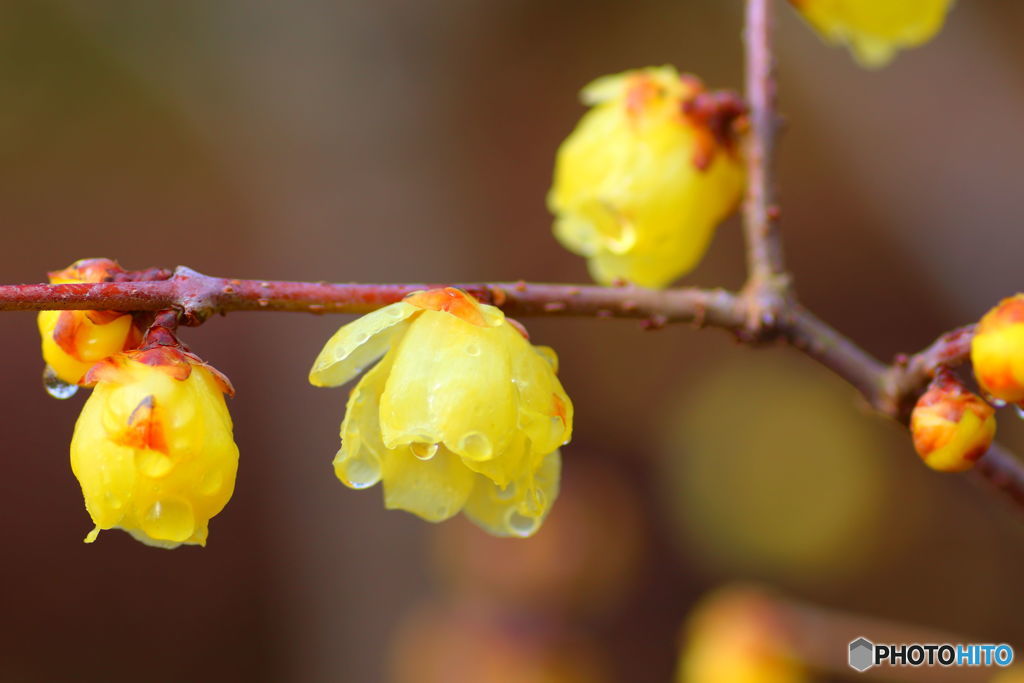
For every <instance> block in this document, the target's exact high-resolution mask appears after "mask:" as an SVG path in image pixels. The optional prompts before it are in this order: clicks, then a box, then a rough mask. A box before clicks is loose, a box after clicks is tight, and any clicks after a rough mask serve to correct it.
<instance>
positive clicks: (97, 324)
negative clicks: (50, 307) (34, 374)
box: [37, 259, 141, 384]
mask: <svg viewBox="0 0 1024 683" xmlns="http://www.w3.org/2000/svg"><path fill="white" fill-rule="evenodd" d="M115 272H121V267H120V266H118V265H117V264H116V263H115V262H113V261H111V260H109V259H83V260H81V261H76V262H75V263H73V264H71V265H70V266H68V267H67V268H65V269H64V270H59V271H54V272H52V273H50V274H49V276H50V283H51V284H55V285H59V284H68V283H77V282H103V281H104V280H105V279H106V278H107V277H109V276H110V275H111V274H112V273H115ZM37 322H38V326H39V335H40V337H42V343H43V360H44V361H46V365H47V370H46V373H47V375H48V377H49V378H50V380H51V381H52V379H54V378H55V379H57V380H59V381H61V382H64V383H66V384H79V383H80V382H81V380H82V377H83V376H84V375H85V373H86V372H88V371H89V368H91V367H92V366H93V364H94V363H96V362H98V361H101V360H103V359H104V358H107V357H108V356H111V355H113V354H115V353H117V352H119V351H122V350H124V349H125V348H127V347H130V346H132V345H133V344H134V345H137V344H138V342H139V339H140V336H141V335H140V334H139V331H138V329H136V328H135V326H134V325H133V324H132V316H131V314H130V313H117V312H115V311H41V312H40V313H39V316H38V318H37Z"/></svg>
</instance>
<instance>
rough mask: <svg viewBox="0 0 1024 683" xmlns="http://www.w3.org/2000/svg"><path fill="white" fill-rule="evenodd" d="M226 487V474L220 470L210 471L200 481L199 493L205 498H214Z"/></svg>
mask: <svg viewBox="0 0 1024 683" xmlns="http://www.w3.org/2000/svg"><path fill="white" fill-rule="evenodd" d="M223 485H224V473H223V472H221V471H220V470H216V469H215V470H209V471H208V472H206V473H204V474H203V476H202V478H201V479H200V480H199V493H200V494H202V495H204V496H212V495H213V494H215V493H217V492H218V491H220V489H221V487H222V486H223Z"/></svg>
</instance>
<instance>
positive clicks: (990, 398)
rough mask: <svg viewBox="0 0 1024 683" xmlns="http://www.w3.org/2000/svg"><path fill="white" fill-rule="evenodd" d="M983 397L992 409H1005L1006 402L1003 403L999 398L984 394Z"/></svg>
mask: <svg viewBox="0 0 1024 683" xmlns="http://www.w3.org/2000/svg"><path fill="white" fill-rule="evenodd" d="M984 397H985V400H986V401H988V402H989V403H991V404H992V407H993V408H997V409H998V408H1005V407H1006V401H1004V400H1003V399H1001V398H996V397H995V396H991V395H989V394H984Z"/></svg>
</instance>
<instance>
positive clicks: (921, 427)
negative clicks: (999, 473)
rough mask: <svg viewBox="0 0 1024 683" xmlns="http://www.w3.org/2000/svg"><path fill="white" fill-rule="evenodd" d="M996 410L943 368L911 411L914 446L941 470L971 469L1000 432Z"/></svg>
mask: <svg viewBox="0 0 1024 683" xmlns="http://www.w3.org/2000/svg"><path fill="white" fill-rule="evenodd" d="M994 414H995V410H994V409H993V408H992V406H990V405H989V404H988V403H986V402H985V401H984V400H982V398H981V397H980V396H978V395H977V394H973V393H971V392H970V391H968V390H967V389H966V388H964V386H963V385H962V384H960V382H959V380H957V379H956V377H954V376H953V374H952V373H951V372H949V371H948V370H941V371H940V372H939V374H938V375H937V376H936V378H935V380H934V381H933V382H932V384H931V386H930V387H929V388H928V391H926V392H925V393H924V394H922V396H921V398H920V399H918V401H917V405H916V406H914V411H913V412H912V413H911V415H910V433H911V435H912V436H913V439H914V448H915V450H917V454H918V455H920V456H921V458H922V459H923V460H924V462H925V464H927V465H928V466H929V467H931V468H932V469H934V470H939V471H941V472H962V471H964V470H967V469H970V468H971V467H973V466H974V463H975V462H977V460H978V458H980V457H981V456H983V455H984V454H985V451H987V450H988V448H989V446H991V445H992V439H993V438H994V437H995V434H996V420H995V417H994Z"/></svg>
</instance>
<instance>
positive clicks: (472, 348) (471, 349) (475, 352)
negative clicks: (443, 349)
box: [466, 344, 480, 356]
mask: <svg viewBox="0 0 1024 683" xmlns="http://www.w3.org/2000/svg"><path fill="white" fill-rule="evenodd" d="M466 353H468V354H469V355H471V356H479V355H480V347H479V346H477V345H476V344H469V345H468V346H466Z"/></svg>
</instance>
